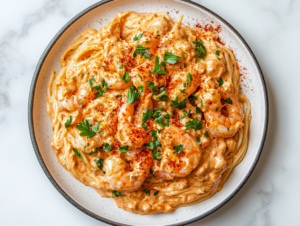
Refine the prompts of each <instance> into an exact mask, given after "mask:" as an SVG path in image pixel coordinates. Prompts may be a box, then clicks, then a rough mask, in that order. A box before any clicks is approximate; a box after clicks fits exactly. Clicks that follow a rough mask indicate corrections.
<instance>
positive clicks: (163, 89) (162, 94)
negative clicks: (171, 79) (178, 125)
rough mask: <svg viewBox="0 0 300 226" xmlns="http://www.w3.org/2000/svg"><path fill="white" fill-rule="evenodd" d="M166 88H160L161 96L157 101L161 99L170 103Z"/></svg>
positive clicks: (158, 96) (159, 95)
mask: <svg viewBox="0 0 300 226" xmlns="http://www.w3.org/2000/svg"><path fill="white" fill-rule="evenodd" d="M165 89H166V87H165V86H162V87H160V94H158V95H157V96H156V97H155V99H158V98H159V99H160V100H161V101H168V100H169V97H168V96H167V93H166V91H165Z"/></svg>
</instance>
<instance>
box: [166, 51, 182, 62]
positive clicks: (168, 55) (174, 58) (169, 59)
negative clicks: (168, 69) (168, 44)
mask: <svg viewBox="0 0 300 226" xmlns="http://www.w3.org/2000/svg"><path fill="white" fill-rule="evenodd" d="M178 59H181V57H179V56H176V55H174V54H173V53H171V52H165V55H164V61H165V62H167V63H169V64H176V63H177V60H178Z"/></svg>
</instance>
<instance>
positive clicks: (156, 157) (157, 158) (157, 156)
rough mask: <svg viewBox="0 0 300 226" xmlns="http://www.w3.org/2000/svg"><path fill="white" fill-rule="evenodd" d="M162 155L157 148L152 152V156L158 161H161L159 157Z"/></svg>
mask: <svg viewBox="0 0 300 226" xmlns="http://www.w3.org/2000/svg"><path fill="white" fill-rule="evenodd" d="M160 156H161V154H160V153H159V152H158V151H157V149H155V150H154V151H153V153H152V158H153V159H155V160H157V161H161V158H159V157H160Z"/></svg>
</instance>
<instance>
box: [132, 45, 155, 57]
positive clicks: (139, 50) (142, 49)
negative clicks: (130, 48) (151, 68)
mask: <svg viewBox="0 0 300 226" xmlns="http://www.w3.org/2000/svg"><path fill="white" fill-rule="evenodd" d="M148 49H149V48H148V47H144V46H142V45H137V47H136V49H135V52H134V53H133V57H136V55H137V54H138V55H141V56H142V57H144V58H146V59H148V60H149V59H151V57H152V56H151V55H150V54H149V53H147V52H146V50H148Z"/></svg>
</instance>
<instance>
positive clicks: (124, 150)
mask: <svg viewBox="0 0 300 226" xmlns="http://www.w3.org/2000/svg"><path fill="white" fill-rule="evenodd" d="M119 151H120V152H122V153H127V151H128V145H126V146H124V147H120V148H119Z"/></svg>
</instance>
